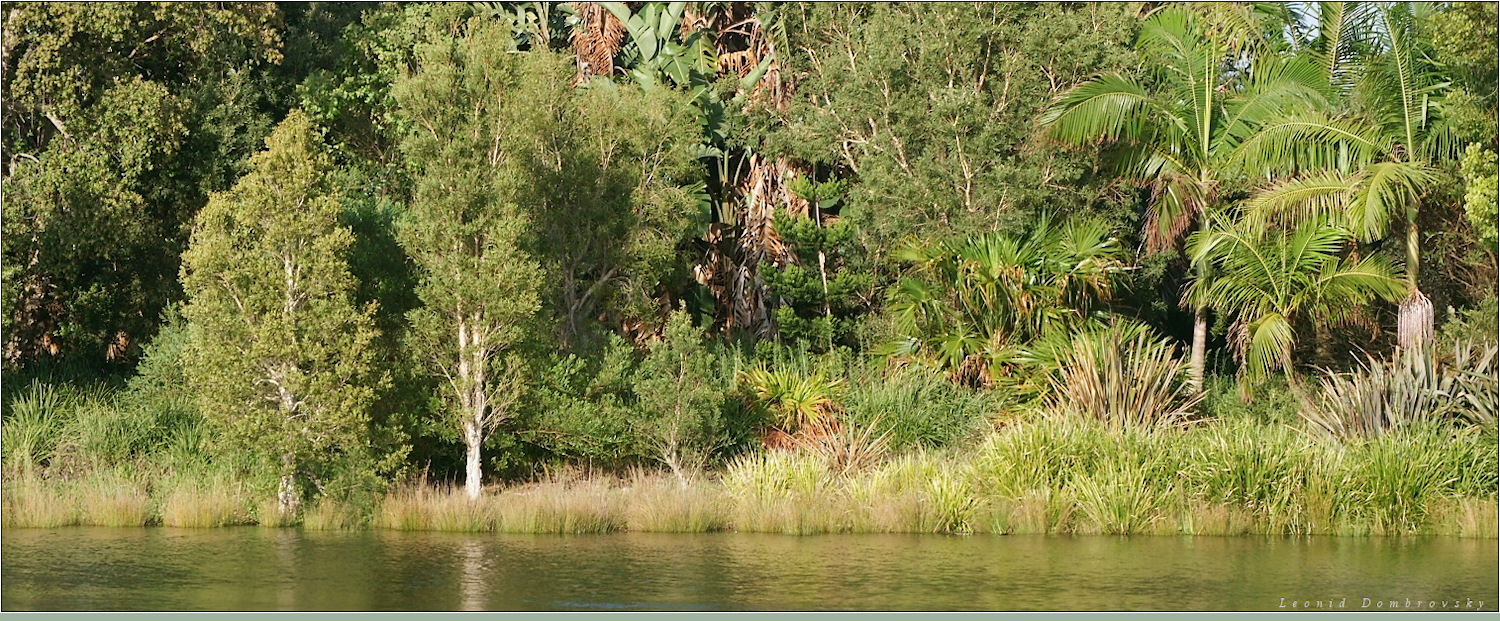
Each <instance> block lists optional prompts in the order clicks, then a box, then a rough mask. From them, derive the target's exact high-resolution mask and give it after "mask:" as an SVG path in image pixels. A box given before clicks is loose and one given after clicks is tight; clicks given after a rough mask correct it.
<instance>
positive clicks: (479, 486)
mask: <svg viewBox="0 0 1500 621" xmlns="http://www.w3.org/2000/svg"><path fill="white" fill-rule="evenodd" d="M483 441H484V439H483V437H482V435H481V434H480V433H479V430H478V429H476V428H475V425H474V424H473V423H472V422H470V423H465V424H464V446H465V447H467V449H468V459H467V461H466V466H465V468H464V492H465V493H467V494H468V496H469V500H478V499H479V495H480V493H482V492H483V491H484V473H483V471H482V469H481V468H480V464H481V461H480V452H479V451H480V446H481V444H483Z"/></svg>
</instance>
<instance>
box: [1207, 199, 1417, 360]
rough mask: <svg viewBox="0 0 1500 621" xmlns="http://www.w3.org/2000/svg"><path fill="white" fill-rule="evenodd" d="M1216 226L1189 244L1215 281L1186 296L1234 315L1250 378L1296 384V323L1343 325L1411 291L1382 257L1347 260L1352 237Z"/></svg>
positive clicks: (1306, 229) (1308, 229) (1307, 226)
mask: <svg viewBox="0 0 1500 621" xmlns="http://www.w3.org/2000/svg"><path fill="white" fill-rule="evenodd" d="M1213 220H1214V221H1215V226H1214V227H1213V228H1212V229H1211V230H1209V231H1206V232H1198V233H1194V234H1193V235H1192V236H1191V237H1190V238H1189V240H1188V249H1189V253H1190V254H1191V256H1192V260H1193V262H1194V263H1195V264H1211V265H1212V266H1213V269H1214V278H1213V279H1212V280H1198V281H1195V282H1194V283H1193V284H1192V285H1191V286H1190V287H1189V288H1188V292H1187V297H1188V298H1190V299H1191V300H1193V301H1194V303H1196V304H1200V305H1204V306H1212V307H1213V308H1216V309H1220V310H1222V311H1223V312H1226V313H1229V314H1231V315H1233V316H1234V317H1235V321H1234V324H1233V325H1232V326H1231V327H1230V329H1229V335H1230V342H1231V344H1232V346H1233V348H1234V350H1235V356H1236V358H1238V359H1239V360H1240V362H1241V364H1242V365H1243V367H1242V368H1243V370H1244V371H1245V372H1246V373H1247V374H1248V375H1249V376H1250V377H1252V378H1260V377H1264V376H1265V375H1267V374H1269V373H1270V372H1271V371H1274V370H1276V369H1277V368H1281V369H1284V370H1286V372H1287V373H1288V378H1289V379H1290V373H1291V362H1292V352H1293V350H1294V347H1295V345H1296V342H1295V341H1296V336H1295V334H1296V329H1295V324H1296V322H1298V321H1301V320H1304V319H1313V320H1315V321H1319V322H1330V323H1340V322H1345V321H1349V320H1350V319H1351V318H1352V317H1353V316H1354V314H1355V313H1356V312H1357V309H1358V308H1359V307H1360V306H1362V305H1364V304H1367V303H1369V302H1370V301H1371V300H1373V299H1382V300H1386V301H1396V300H1398V299H1400V298H1401V297H1402V296H1403V295H1404V294H1405V291H1406V288H1405V286H1404V285H1403V284H1402V282H1401V270H1400V268H1399V267H1397V266H1395V265H1393V263H1392V262H1391V260H1390V259H1389V258H1387V257H1384V256H1380V255H1370V256H1366V257H1364V258H1359V259H1355V258H1349V257H1347V256H1343V249H1344V246H1345V245H1346V244H1347V243H1348V241H1349V239H1350V238H1351V236H1352V234H1351V233H1350V232H1349V231H1348V230H1346V229H1343V228H1340V227H1337V226H1332V225H1328V224H1323V223H1304V224H1302V225H1300V226H1298V227H1297V228H1295V229H1291V230H1287V229H1272V230H1266V229H1264V228H1261V227H1259V226H1257V225H1254V224H1250V225H1247V224H1246V223H1245V222H1241V223H1238V225H1232V224H1229V223H1227V222H1226V221H1225V220H1224V219H1223V218H1214V219H1213Z"/></svg>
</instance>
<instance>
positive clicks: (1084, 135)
mask: <svg viewBox="0 0 1500 621" xmlns="http://www.w3.org/2000/svg"><path fill="white" fill-rule="evenodd" d="M1161 113H1162V110H1161V107H1160V105H1159V104H1158V103H1157V102H1156V101H1154V100H1152V99H1151V96H1150V95H1149V94H1147V93H1146V89H1145V88H1144V87H1142V86H1141V85H1140V84H1139V83H1137V82H1136V81H1135V80H1133V79H1131V78H1129V77H1126V76H1124V75H1121V74H1118V73H1106V74H1103V75H1100V76H1097V77H1095V78H1094V79H1092V80H1089V81H1087V82H1084V83H1082V84H1079V85H1078V86H1075V87H1073V89H1071V90H1069V91H1068V92H1066V93H1064V94H1063V95H1062V97H1061V98H1059V99H1058V101H1057V103H1056V104H1055V105H1053V106H1051V107H1050V108H1048V109H1047V110H1046V111H1045V112H1043V113H1042V117H1041V124H1042V126H1043V127H1046V128H1047V130H1048V133H1049V134H1050V135H1052V137H1054V138H1056V139H1058V140H1061V141H1063V142H1067V143H1071V144H1082V143H1086V142H1091V141H1095V140H1101V139H1103V140H1118V139H1121V138H1130V139H1136V138H1140V137H1143V136H1145V135H1146V134H1147V131H1148V128H1149V127H1150V125H1151V123H1152V122H1153V120H1154V119H1155V118H1157V117H1159V116H1161Z"/></svg>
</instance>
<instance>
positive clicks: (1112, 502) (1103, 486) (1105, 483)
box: [1070, 460, 1173, 535]
mask: <svg viewBox="0 0 1500 621" xmlns="http://www.w3.org/2000/svg"><path fill="white" fill-rule="evenodd" d="M1154 474H1156V473H1155V472H1152V469H1151V468H1150V467H1149V464H1141V463H1132V462H1131V461H1128V460H1111V461H1110V462H1108V463H1107V464H1105V465H1104V466H1103V467H1102V468H1099V469H1096V470H1094V471H1092V472H1088V473H1081V472H1080V473H1078V474H1077V476H1076V477H1075V478H1074V479H1073V482H1072V483H1071V485H1070V487H1071V488H1072V490H1073V493H1074V496H1075V498H1076V499H1077V504H1078V509H1079V512H1080V513H1081V515H1082V516H1083V517H1084V518H1085V526H1083V527H1082V528H1081V529H1080V530H1082V531H1083V532H1095V533H1104V534H1109V535H1132V534H1137V533H1144V532H1146V531H1147V529H1149V528H1151V527H1152V526H1154V525H1155V524H1156V523H1157V521H1159V520H1161V519H1162V518H1163V517H1165V516H1164V508H1165V507H1166V505H1167V502H1168V500H1167V499H1168V498H1169V497H1170V495H1171V494H1172V491H1173V490H1172V485H1173V484H1172V481H1171V480H1165V481H1163V480H1161V479H1158V478H1156V477H1154V476H1152V475H1154Z"/></svg>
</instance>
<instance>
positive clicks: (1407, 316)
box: [1396, 212, 1433, 349]
mask: <svg viewBox="0 0 1500 621" xmlns="http://www.w3.org/2000/svg"><path fill="white" fill-rule="evenodd" d="M1417 232H1418V231H1417V216H1416V213H1415V212H1413V213H1410V214H1407V219H1406V285H1407V289H1408V290H1409V291H1410V293H1408V294H1407V296H1406V299H1405V300H1402V301H1401V304H1400V306H1398V307H1397V316H1396V343H1397V344H1398V345H1399V346H1400V347H1402V348H1404V349H1410V348H1416V347H1421V346H1422V343H1424V342H1426V341H1428V340H1430V339H1432V333H1433V332H1432V323H1433V322H1432V319H1433V317H1432V315H1433V312H1432V301H1431V300H1429V299H1427V296H1426V295H1423V294H1422V290H1421V289H1419V288H1417V272H1418V271H1419V270H1418V268H1419V267H1420V266H1421V255H1420V253H1421V247H1420V245H1419V244H1420V243H1421V241H1420V239H1419V236H1418V235H1417Z"/></svg>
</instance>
